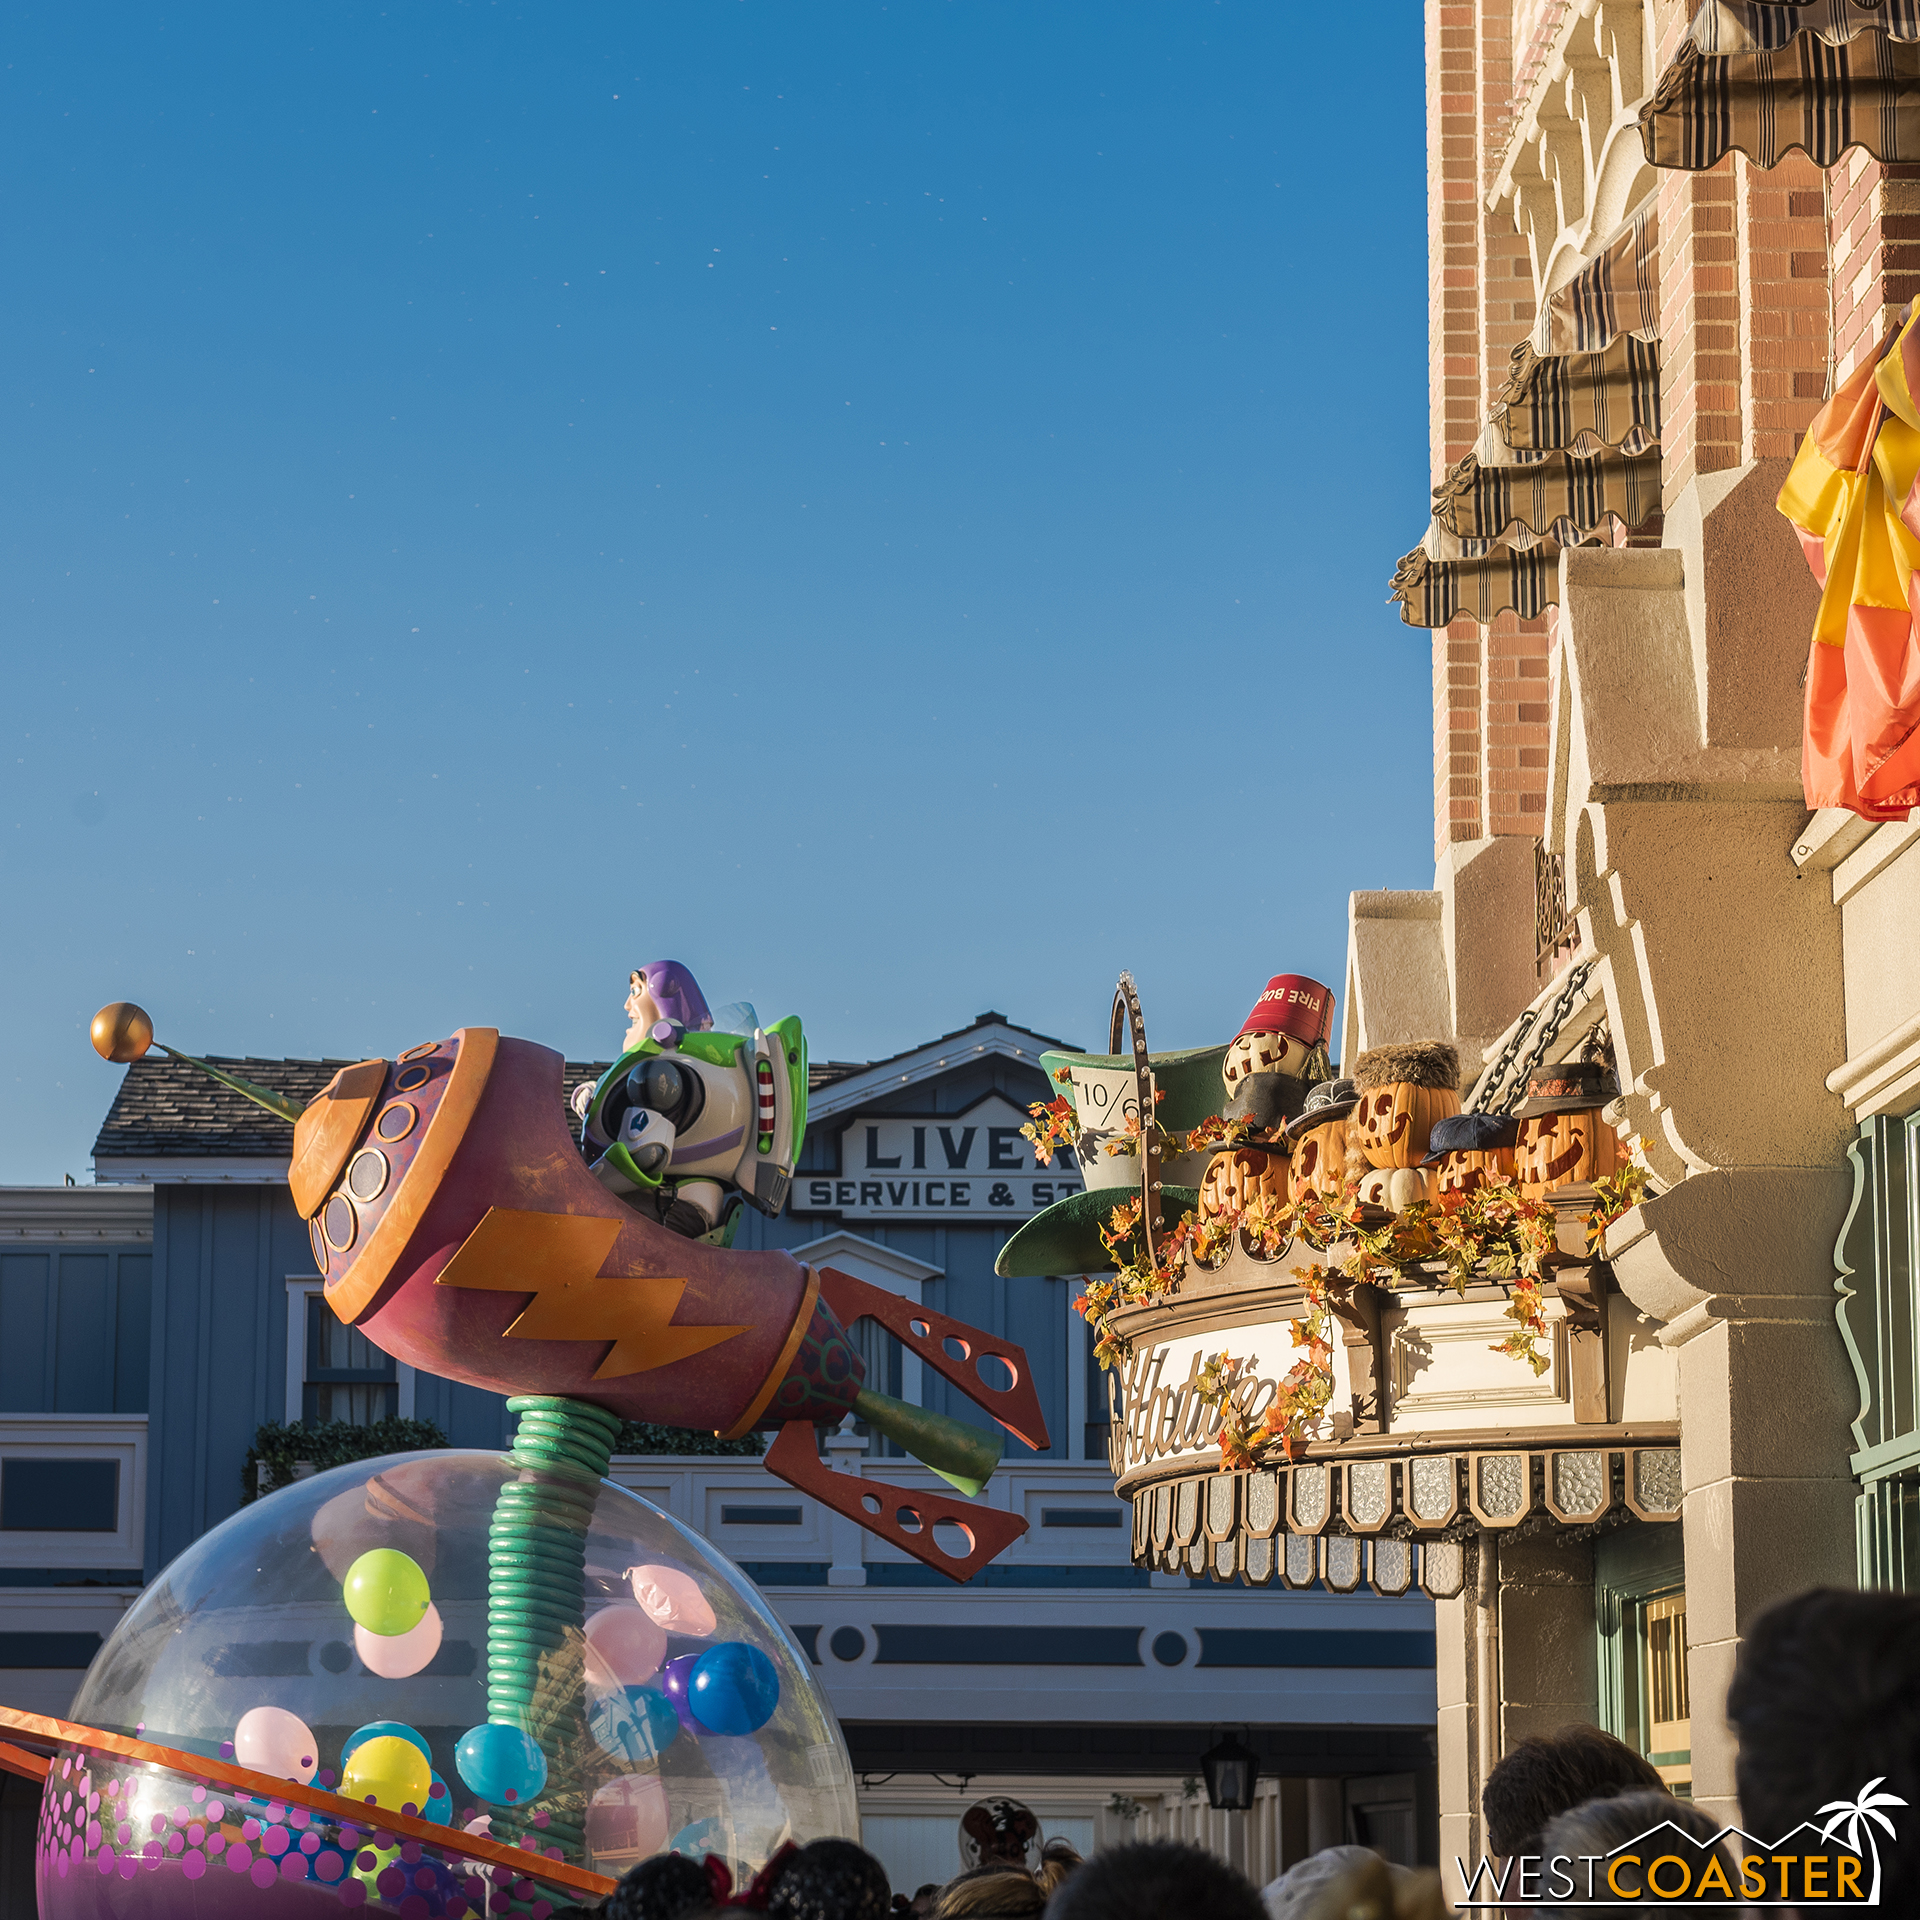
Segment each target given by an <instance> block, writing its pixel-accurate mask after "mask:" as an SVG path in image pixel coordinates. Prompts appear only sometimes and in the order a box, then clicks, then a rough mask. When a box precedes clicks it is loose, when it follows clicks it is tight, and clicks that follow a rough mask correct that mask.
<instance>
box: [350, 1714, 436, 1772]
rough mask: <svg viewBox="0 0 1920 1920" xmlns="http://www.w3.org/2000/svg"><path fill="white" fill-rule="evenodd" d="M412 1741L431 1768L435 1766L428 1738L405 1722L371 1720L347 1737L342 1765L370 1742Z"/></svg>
mask: <svg viewBox="0 0 1920 1920" xmlns="http://www.w3.org/2000/svg"><path fill="white" fill-rule="evenodd" d="M388 1738H391V1739H395V1740H411V1741H412V1742H413V1744H414V1745H415V1746H416V1747H418V1748H419V1749H420V1751H421V1753H422V1754H424V1755H425V1756H426V1762H427V1765H428V1766H429V1767H431V1766H432V1765H433V1749H432V1748H431V1747H430V1746H428V1745H427V1736H426V1735H425V1734H424V1733H416V1732H415V1731H414V1730H413V1728H411V1727H410V1726H408V1725H407V1723H406V1722H405V1721H404V1720H369V1721H368V1722H367V1724H366V1725H365V1726H364V1727H361V1728H360V1729H359V1730H358V1731H357V1732H355V1733H350V1734H349V1735H348V1736H347V1744H346V1745H345V1746H344V1747H342V1748H341V1749H340V1764H341V1766H343V1767H344V1766H345V1765H346V1764H347V1758H348V1756H349V1755H350V1754H351V1753H352V1752H353V1750H354V1749H355V1748H356V1747H364V1746H365V1745H366V1744H367V1742H368V1741H369V1740H384V1739H388Z"/></svg>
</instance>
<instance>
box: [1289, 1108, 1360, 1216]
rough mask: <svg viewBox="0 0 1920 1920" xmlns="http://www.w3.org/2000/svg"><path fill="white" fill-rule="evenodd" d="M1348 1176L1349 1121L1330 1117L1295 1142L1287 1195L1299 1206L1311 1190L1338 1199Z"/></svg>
mask: <svg viewBox="0 0 1920 1920" xmlns="http://www.w3.org/2000/svg"><path fill="white" fill-rule="evenodd" d="M1346 1178H1347V1123H1346V1121H1344V1120H1328V1121H1325V1122H1323V1123H1322V1124H1321V1125H1319V1126H1317V1127H1310V1128H1308V1130H1307V1131H1306V1132H1305V1133H1303V1134H1302V1135H1301V1136H1300V1137H1299V1139H1298V1140H1296V1141H1295V1142H1294V1143H1293V1160H1292V1162H1291V1171H1290V1173H1289V1176H1288V1180H1287V1198H1288V1199H1289V1200H1291V1201H1292V1202H1293V1204H1294V1205H1295V1206H1296V1207H1297V1206H1298V1205H1299V1204H1300V1202H1301V1201H1302V1200H1304V1199H1305V1198H1306V1197H1307V1195H1308V1194H1310V1193H1317V1194H1320V1195H1322V1196H1323V1197H1324V1198H1326V1199H1329V1200H1337V1199H1339V1197H1340V1194H1341V1190H1342V1188H1343V1187H1344V1186H1345V1184H1346Z"/></svg>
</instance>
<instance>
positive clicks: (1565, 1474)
mask: <svg viewBox="0 0 1920 1920" xmlns="http://www.w3.org/2000/svg"><path fill="white" fill-rule="evenodd" d="M1553 1498H1554V1504H1555V1505H1556V1506H1557V1507H1559V1509H1560V1511H1561V1512H1562V1513H1598V1512H1599V1511H1600V1510H1601V1508H1603V1507H1604V1506H1605V1505H1606V1504H1607V1456H1606V1455H1605V1454H1604V1453H1556V1454H1555V1455H1554V1456H1553Z"/></svg>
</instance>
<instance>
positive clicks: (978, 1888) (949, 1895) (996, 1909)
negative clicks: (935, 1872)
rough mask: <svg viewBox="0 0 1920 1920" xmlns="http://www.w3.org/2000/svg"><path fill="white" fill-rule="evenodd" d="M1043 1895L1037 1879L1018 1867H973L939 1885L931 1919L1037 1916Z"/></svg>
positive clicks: (1030, 1918) (1020, 1919)
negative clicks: (971, 1869)
mask: <svg viewBox="0 0 1920 1920" xmlns="http://www.w3.org/2000/svg"><path fill="white" fill-rule="evenodd" d="M1046 1906H1047V1896H1046V1893H1045V1892H1044V1891H1043V1890H1042V1888H1041V1886H1040V1883H1039V1881H1037V1880H1036V1879H1035V1878H1034V1877H1033V1875H1032V1874H1030V1873H1026V1872H1023V1871H1022V1870H1021V1869H1020V1868H1019V1867H1008V1866H993V1867H976V1868H975V1869H974V1870H973V1871H972V1872H971V1873H963V1874H959V1875H957V1876H956V1877H955V1878H953V1879H952V1880H949V1881H948V1882H947V1884H946V1885H945V1886H944V1887H942V1888H941V1889H940V1891H939V1893H938V1894H937V1895H935V1897H934V1902H933V1915H934V1920H1038V1916H1039V1915H1040V1914H1042V1913H1044V1912H1045V1911H1046Z"/></svg>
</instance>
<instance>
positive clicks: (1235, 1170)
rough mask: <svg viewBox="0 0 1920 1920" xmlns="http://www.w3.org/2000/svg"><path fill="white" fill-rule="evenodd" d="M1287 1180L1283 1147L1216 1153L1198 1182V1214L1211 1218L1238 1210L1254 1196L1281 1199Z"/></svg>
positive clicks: (1243, 1207) (1285, 1195) (1240, 1211)
mask: <svg viewBox="0 0 1920 1920" xmlns="http://www.w3.org/2000/svg"><path fill="white" fill-rule="evenodd" d="M1287 1184H1288V1183H1287V1156H1286V1154H1285V1152H1284V1151H1283V1152H1278V1153H1256V1152H1254V1151H1253V1150H1252V1149H1251V1148H1247V1147H1242V1148H1236V1149H1235V1150H1234V1151H1233V1152H1232V1153H1216V1154H1215V1155H1214V1156H1213V1158H1212V1159H1211V1160H1210V1161H1209V1162H1208V1163H1207V1172H1206V1178H1205V1179H1203V1180H1202V1181H1201V1182H1200V1217H1201V1219H1203V1220H1211V1219H1218V1218H1219V1217H1220V1216H1221V1215H1222V1214H1229V1213H1242V1212H1244V1211H1245V1210H1246V1208H1247V1207H1248V1206H1249V1205H1250V1204H1251V1203H1252V1202H1253V1201H1254V1200H1256V1199H1262V1198H1264V1199H1268V1200H1272V1201H1275V1202H1282V1203H1283V1202H1284V1201H1285V1200H1286V1198H1287Z"/></svg>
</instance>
